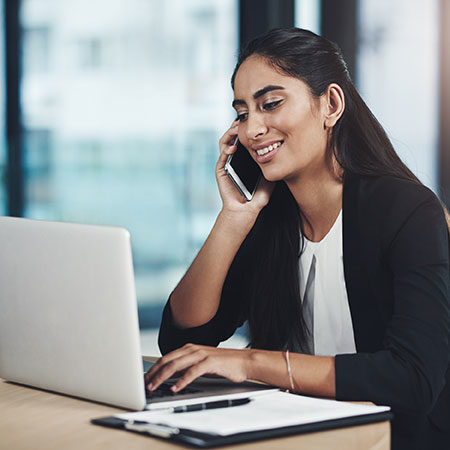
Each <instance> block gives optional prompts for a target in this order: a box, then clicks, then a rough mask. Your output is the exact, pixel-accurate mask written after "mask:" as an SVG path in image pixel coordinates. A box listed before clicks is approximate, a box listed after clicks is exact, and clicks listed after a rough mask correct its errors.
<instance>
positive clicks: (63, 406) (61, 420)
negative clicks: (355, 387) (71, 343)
mask: <svg viewBox="0 0 450 450" xmlns="http://www.w3.org/2000/svg"><path fill="white" fill-rule="evenodd" d="M149 359H150V358H149ZM118 412H123V410H121V409H119V408H114V407H111V406H105V405H99V404H96V403H94V402H89V401H85V400H79V399H76V398H72V397H66V396H64V395H59V394H53V393H50V392H46V391H42V390H39V389H33V388H28V387H25V386H21V385H18V384H14V383H9V382H6V381H4V380H2V379H0V449H1V450H40V449H42V450H44V449H45V450H61V449H64V450H72V449H73V450H80V449H83V450H90V449H96V450H99V449H105V450H116V449H117V450H123V449H127V450H138V449H145V450H148V449H149V448H152V449H153V450H159V449H166V448H167V449H169V448H170V449H176V448H183V447H180V446H178V445H176V444H171V443H170V442H165V441H163V440H159V439H155V438H151V437H147V436H141V435H139V434H136V433H127V432H124V431H121V430H114V429H109V428H104V427H99V426H96V425H92V424H91V423H90V420H91V419H93V418H95V417H102V416H109V415H112V414H116V413H118ZM228 448H236V449H237V448H240V449H241V448H242V449H246V450H269V449H277V450H283V449H295V450H301V449H308V450H316V449H329V448H332V449H333V450H363V449H371V450H375V449H376V450H388V449H390V424H389V422H382V423H374V424H369V425H361V426H357V427H348V428H341V429H338V430H329V431H322V432H318V433H308V434H300V435H296V436H289V437H284V438H279V439H269V440H264V441H255V442H250V443H247V444H242V445H233V446H229V447H228Z"/></svg>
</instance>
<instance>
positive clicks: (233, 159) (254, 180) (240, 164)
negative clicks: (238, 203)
mask: <svg viewBox="0 0 450 450" xmlns="http://www.w3.org/2000/svg"><path fill="white" fill-rule="evenodd" d="M233 145H237V150H236V151H235V152H234V153H233V154H232V155H229V156H228V158H227V161H226V163H225V167H224V169H225V172H226V174H227V175H228V177H229V178H230V179H231V181H232V182H233V184H234V185H235V186H236V188H237V189H238V191H239V192H240V193H241V194H242V195H243V196H244V197H245V199H246V200H247V201H250V200H251V199H252V198H253V195H254V194H255V191H256V189H257V187H258V183H259V180H260V179H261V177H262V171H261V168H260V167H259V166H258V164H257V163H256V162H255V160H254V159H253V158H252V157H251V156H250V154H249V153H248V151H247V149H246V148H245V147H244V146H243V145H242V144H241V143H240V142H239V140H238V138H237V137H236V140H235V141H234V144H233Z"/></svg>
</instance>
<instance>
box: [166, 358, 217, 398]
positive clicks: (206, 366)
mask: <svg viewBox="0 0 450 450" xmlns="http://www.w3.org/2000/svg"><path fill="white" fill-rule="evenodd" d="M211 369H212V365H211V358H204V359H203V360H202V361H201V362H199V363H198V364H196V365H195V366H193V367H191V368H190V369H189V370H188V371H186V373H185V374H184V375H183V376H182V377H181V378H180V379H179V380H178V381H177V382H176V384H174V385H173V386H172V388H171V389H172V391H173V392H178V391H181V390H182V389H184V388H185V387H186V386H187V385H188V384H190V383H192V382H193V381H194V380H195V379H197V378H198V377H201V376H202V375H204V374H205V373H208V372H211Z"/></svg>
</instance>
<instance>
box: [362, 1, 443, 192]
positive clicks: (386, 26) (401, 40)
mask: <svg viewBox="0 0 450 450" xmlns="http://www.w3.org/2000/svg"><path fill="white" fill-rule="evenodd" d="M358 34H359V39H360V45H359V53H358V58H357V85H358V90H359V92H360V93H361V95H362V97H363V98H364V99H365V101H366V102H367V104H368V105H369V107H370V108H371V110H372V111H373V113H374V114H375V116H376V117H377V118H378V120H379V121H380V122H381V124H382V125H383V126H384V128H385V130H386V131H387V133H388V135H389V137H390V138H391V140H392V143H393V145H394V147H395V149H396V151H397V153H398V154H399V155H400V157H401V158H402V159H403V161H404V162H405V163H406V164H407V165H408V166H409V167H410V169H411V170H412V171H413V172H414V173H415V174H416V175H417V176H418V177H419V178H420V180H421V181H422V182H423V183H424V184H426V185H427V186H429V187H430V188H431V189H433V190H434V191H435V192H437V163H438V124H439V104H438V102H439V99H438V90H439V0H429V1H423V0H397V1H395V2H393V1H391V0H360V1H359V24H358Z"/></svg>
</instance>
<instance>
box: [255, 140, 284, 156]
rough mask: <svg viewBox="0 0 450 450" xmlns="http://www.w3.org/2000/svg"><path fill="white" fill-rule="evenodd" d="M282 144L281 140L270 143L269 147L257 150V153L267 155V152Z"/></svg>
mask: <svg viewBox="0 0 450 450" xmlns="http://www.w3.org/2000/svg"><path fill="white" fill-rule="evenodd" d="M280 145H281V142H276V143H275V144H272V145H269V146H268V147H265V148H262V149H261V150H256V153H258V155H259V156H262V155H265V154H266V153H269V152H270V151H272V150H274V149H276V148H278V147H279V146H280Z"/></svg>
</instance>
